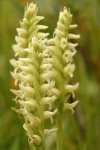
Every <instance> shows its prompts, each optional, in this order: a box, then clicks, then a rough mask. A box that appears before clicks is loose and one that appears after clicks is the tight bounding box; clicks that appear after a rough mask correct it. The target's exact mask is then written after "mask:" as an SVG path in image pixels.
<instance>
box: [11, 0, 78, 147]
mask: <svg viewBox="0 0 100 150" xmlns="http://www.w3.org/2000/svg"><path fill="white" fill-rule="evenodd" d="M43 18H44V17H41V16H37V7H36V5H35V4H33V3H30V4H29V5H28V6H27V7H26V9H25V14H24V19H23V20H22V21H21V22H20V28H18V29H17V32H18V36H16V37H15V41H16V44H15V45H13V50H14V53H15V59H12V60H10V63H11V64H12V66H13V67H14V71H13V72H11V75H12V77H13V78H14V80H15V85H16V86H17V87H18V90H14V89H11V91H12V92H13V93H14V94H15V101H16V104H17V107H18V108H13V110H15V111H16V112H17V113H19V114H22V116H23V117H24V120H25V123H24V125H23V127H24V129H25V131H26V134H27V136H28V142H29V146H30V149H31V150H44V149H45V136H46V135H48V134H50V133H51V132H57V150H62V146H63V129H62V114H63V113H64V111H66V110H67V109H70V110H72V112H74V110H73V109H74V107H75V106H76V105H77V103H78V101H76V102H74V103H72V104H69V103H68V102H67V101H68V99H69V97H70V95H71V94H72V96H73V98H74V97H75V91H76V89H77V88H78V86H79V83H76V84H75V85H70V84H69V82H70V79H71V78H72V77H73V72H74V70H75V64H74V63H73V56H74V55H75V53H76V49H75V48H76V46H77V43H76V44H75V43H74V44H73V43H71V40H73V39H74V40H75V39H78V38H79V35H75V34H72V33H70V31H71V29H74V28H76V27H77V25H71V21H72V15H71V14H70V12H69V11H68V10H67V8H64V9H63V11H62V12H60V15H59V20H58V22H57V27H56V29H55V31H54V34H53V35H54V36H53V38H51V39H48V38H47V36H48V33H44V32H43V31H44V30H45V29H47V26H44V25H41V24H39V21H41V20H42V19H43ZM54 116H55V117H54ZM48 119H49V120H50V128H46V127H45V122H46V120H48Z"/></svg>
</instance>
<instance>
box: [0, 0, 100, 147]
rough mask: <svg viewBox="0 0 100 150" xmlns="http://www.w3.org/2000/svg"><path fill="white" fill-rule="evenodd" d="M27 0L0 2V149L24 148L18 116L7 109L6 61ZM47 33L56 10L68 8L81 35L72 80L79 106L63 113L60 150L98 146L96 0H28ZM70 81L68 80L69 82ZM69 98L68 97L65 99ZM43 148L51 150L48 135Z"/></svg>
mask: <svg viewBox="0 0 100 150" xmlns="http://www.w3.org/2000/svg"><path fill="white" fill-rule="evenodd" d="M29 1H31V0H0V150H29V147H28V144H27V137H26V135H25V132H24V130H23V128H22V122H23V120H22V119H19V117H18V116H17V115H16V113H14V112H13V111H12V110H11V106H13V101H12V97H13V96H12V95H11V93H10V91H9V89H10V88H11V87H14V83H13V80H12V78H11V76H10V70H11V66H10V64H9V59H10V58H12V57H13V52H12V47H11V45H12V44H14V37H15V35H16V28H17V27H18V26H19V20H20V19H21V18H22V16H23V12H24V6H25V5H26V3H27V2H29ZM34 2H36V3H37V5H38V7H39V14H41V15H43V16H45V18H46V19H45V20H44V22H43V23H45V24H46V25H48V26H49V28H48V32H50V36H52V32H53V30H54V28H55V27H56V22H57V20H58V15H59V11H60V10H62V9H63V7H64V6H67V7H69V8H70V10H71V12H72V14H73V16H74V17H73V23H76V24H78V29H77V31H76V33H80V34H81V38H80V39H79V46H78V52H77V55H76V57H75V63H76V71H75V73H74V76H75V77H74V80H75V81H79V83H80V87H79V90H78V91H77V99H79V101H80V102H79V104H78V106H77V108H76V112H75V114H74V115H72V114H71V112H66V114H65V115H64V116H63V120H62V123H63V128H64V144H63V150H99V149H100V133H99V130H100V92H99V91H100V0H34ZM73 82H74V81H73ZM70 101H73V99H70ZM46 142H47V143H46V145H47V148H46V150H51V149H52V150H53V149H54V150H55V144H54V137H52V136H51V137H48V139H47V141H46Z"/></svg>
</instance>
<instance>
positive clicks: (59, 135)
mask: <svg viewBox="0 0 100 150" xmlns="http://www.w3.org/2000/svg"><path fill="white" fill-rule="evenodd" d="M57 127H58V131H57V150H63V147H62V146H63V129H62V122H61V113H59V114H58V118H57Z"/></svg>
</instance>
